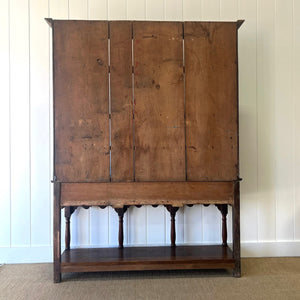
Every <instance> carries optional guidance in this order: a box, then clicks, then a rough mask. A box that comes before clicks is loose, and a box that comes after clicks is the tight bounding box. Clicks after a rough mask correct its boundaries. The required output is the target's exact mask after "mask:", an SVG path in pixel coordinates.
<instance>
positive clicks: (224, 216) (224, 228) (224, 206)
mask: <svg viewBox="0 0 300 300" xmlns="http://www.w3.org/2000/svg"><path fill="white" fill-rule="evenodd" d="M216 206H217V208H218V209H219V211H220V212H221V214H222V245H223V246H227V214H228V206H227V204H217V205H216Z"/></svg>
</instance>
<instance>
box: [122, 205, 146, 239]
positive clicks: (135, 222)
mask: <svg viewBox="0 0 300 300" xmlns="http://www.w3.org/2000/svg"><path fill="white" fill-rule="evenodd" d="M127 213H128V216H129V217H128V225H127V226H128V244H130V245H145V244H147V228H146V224H147V209H146V207H145V206H142V207H140V208H138V207H135V206H131V207H130V208H129V209H128V211H127ZM125 228H126V227H125Z"/></svg>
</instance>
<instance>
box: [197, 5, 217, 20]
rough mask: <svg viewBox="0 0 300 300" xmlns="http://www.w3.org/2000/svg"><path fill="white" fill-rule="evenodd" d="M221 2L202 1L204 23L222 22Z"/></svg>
mask: <svg viewBox="0 0 300 300" xmlns="http://www.w3.org/2000/svg"><path fill="white" fill-rule="evenodd" d="M220 1H221V0H202V1H201V4H202V21H219V20H220Z"/></svg>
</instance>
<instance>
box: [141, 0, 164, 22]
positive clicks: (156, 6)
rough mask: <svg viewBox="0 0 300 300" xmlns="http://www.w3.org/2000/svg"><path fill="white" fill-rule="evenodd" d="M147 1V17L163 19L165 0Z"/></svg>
mask: <svg viewBox="0 0 300 300" xmlns="http://www.w3.org/2000/svg"><path fill="white" fill-rule="evenodd" d="M145 1H146V19H147V20H163V19H164V1H162V0H145Z"/></svg>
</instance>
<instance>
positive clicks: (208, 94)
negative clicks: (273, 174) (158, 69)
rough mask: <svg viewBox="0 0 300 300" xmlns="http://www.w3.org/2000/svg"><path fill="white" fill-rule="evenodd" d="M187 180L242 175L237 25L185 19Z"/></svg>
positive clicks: (235, 177) (227, 178)
mask: <svg viewBox="0 0 300 300" xmlns="http://www.w3.org/2000/svg"><path fill="white" fill-rule="evenodd" d="M184 27H185V36H184V47H185V74H186V75H185V76H186V77H185V82H186V89H185V91H186V94H185V97H186V98H185V101H186V147H187V150H186V151H187V179H188V180H191V181H195V180H235V179H237V176H238V113H237V111H238V107H237V51H236V48H237V40H236V36H237V25H236V23H233V22H223V23H221V22H185V23H184Z"/></svg>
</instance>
